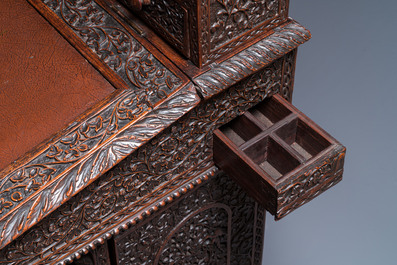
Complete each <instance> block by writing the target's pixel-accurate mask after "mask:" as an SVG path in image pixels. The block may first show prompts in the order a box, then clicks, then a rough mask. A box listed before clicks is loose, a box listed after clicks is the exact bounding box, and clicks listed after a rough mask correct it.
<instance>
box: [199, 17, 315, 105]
mask: <svg viewBox="0 0 397 265" xmlns="http://www.w3.org/2000/svg"><path fill="white" fill-rule="evenodd" d="M310 37H311V35H310V32H309V31H308V30H307V29H305V28H304V27H302V26H301V25H299V24H298V23H296V22H295V21H291V22H289V23H287V24H286V25H284V26H282V27H277V28H276V29H275V30H274V33H273V34H271V35H269V36H268V37H267V38H265V39H263V40H261V41H259V42H257V43H256V44H254V45H252V46H251V47H250V48H249V49H245V50H243V51H242V52H240V53H238V54H236V55H235V56H233V57H232V58H230V59H227V60H225V61H224V62H222V63H220V64H218V65H217V64H215V65H213V66H211V70H210V71H208V72H206V73H205V74H202V75H200V76H199V77H197V78H195V79H194V83H195V84H197V87H198V89H199V91H200V93H201V94H202V95H203V97H204V98H210V97H212V96H213V95H215V94H217V93H219V92H221V91H222V90H225V89H227V88H228V87H229V86H230V85H232V84H234V83H235V82H236V81H237V80H241V79H242V78H244V77H246V76H248V75H250V74H252V73H255V72H256V71H258V70H259V69H262V68H263V67H265V66H266V65H269V64H270V63H272V62H273V61H274V60H276V59H277V58H280V57H281V56H284V55H285V54H287V53H288V52H290V51H292V50H294V49H296V48H297V47H298V46H299V45H301V44H303V43H304V42H306V41H307V40H309V39H310Z"/></svg>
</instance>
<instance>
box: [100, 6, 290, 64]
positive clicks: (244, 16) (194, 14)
mask: <svg viewBox="0 0 397 265" xmlns="http://www.w3.org/2000/svg"><path fill="white" fill-rule="evenodd" d="M107 1H114V0H107ZM118 1H119V2H121V3H123V4H124V5H125V6H127V7H128V8H130V9H131V10H133V12H134V13H135V14H137V15H138V16H139V17H140V18H141V19H142V20H143V21H144V22H145V23H147V24H148V25H149V26H150V27H151V28H153V29H154V31H156V32H157V34H159V35H160V36H161V37H162V38H164V39H165V40H166V41H168V43H169V44H170V45H172V46H173V47H174V48H175V49H176V50H178V51H179V52H180V53H182V54H183V55H184V56H185V57H187V58H188V59H190V60H191V61H193V63H194V64H195V65H196V66H198V67H202V66H205V65H208V64H209V63H211V62H214V61H216V60H217V59H219V58H221V57H222V56H230V55H231V53H233V52H237V51H238V50H241V49H242V48H244V47H247V46H248V45H250V44H252V41H255V40H257V39H260V38H263V37H264V36H265V35H264V34H266V33H267V32H269V31H270V30H271V29H272V28H274V27H276V26H278V25H280V24H281V23H283V22H285V21H286V20H287V18H288V2H289V1H288V0H151V1H147V0H118ZM148 2H150V3H149V4H145V3H148Z"/></svg>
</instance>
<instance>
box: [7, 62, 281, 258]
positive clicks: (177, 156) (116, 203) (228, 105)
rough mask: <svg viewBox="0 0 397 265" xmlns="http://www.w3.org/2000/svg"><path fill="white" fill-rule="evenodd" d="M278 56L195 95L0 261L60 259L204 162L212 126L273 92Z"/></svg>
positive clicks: (178, 184)
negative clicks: (223, 87)
mask: <svg viewBox="0 0 397 265" xmlns="http://www.w3.org/2000/svg"><path fill="white" fill-rule="evenodd" d="M282 62H283V59H280V60H278V61H276V62H275V63H273V64H272V65H270V66H268V67H267V68H265V69H263V70H262V71H261V72H258V73H257V74H255V75H253V76H251V77H250V78H248V79H245V80H243V81H242V82H240V83H238V84H236V85H235V86H233V87H231V88H230V89H229V90H227V91H225V92H223V93H221V94H219V95H217V96H215V97H213V98H212V99H210V100H207V101H204V102H202V103H201V104H200V105H199V106H197V107H196V108H195V109H193V110H192V111H190V112H189V113H188V114H187V115H185V116H184V117H183V118H182V119H180V120H178V121H177V122H176V123H174V124H173V126H172V127H170V128H168V129H166V130H165V131H164V132H163V133H161V134H160V135H158V136H156V137H155V138H154V139H152V140H151V141H149V142H148V143H147V144H146V145H145V146H144V147H142V148H140V149H138V150H137V151H135V152H134V153H133V154H132V155H130V156H129V157H128V158H127V159H125V160H123V161H122V162H121V163H119V164H118V165H116V166H115V167H114V168H113V169H112V170H111V171H110V172H109V173H107V174H105V175H104V176H102V177H101V178H100V179H99V180H97V181H95V182H94V183H93V184H91V185H90V186H88V187H87V188H86V189H84V190H83V191H81V192H79V193H78V194H77V195H76V196H75V197H73V198H72V199H70V200H69V201H68V202H67V203H65V204H63V205H62V206H61V207H60V208H59V209H58V210H56V211H55V212H54V213H52V214H51V215H49V216H48V217H46V218H45V219H44V220H43V221H41V222H40V223H39V224H37V225H36V226H35V227H33V228H32V229H30V230H29V231H28V232H26V233H25V234H24V235H22V236H21V237H20V238H18V239H16V240H14V241H13V242H12V243H11V244H10V245H8V246H7V247H5V248H4V249H2V250H1V251H0V264H2V263H3V264H26V263H29V264H33V263H34V262H39V261H40V262H41V263H44V264H45V263H47V264H48V263H50V262H55V261H57V262H61V261H63V260H65V259H66V258H67V257H68V256H70V255H72V253H75V252H77V251H78V250H79V249H81V248H82V247H84V246H86V245H88V244H91V242H94V241H95V240H97V239H98V238H100V237H101V236H103V235H104V234H105V233H107V232H108V231H112V229H114V227H115V224H119V223H121V222H123V221H124V220H128V219H130V218H132V216H134V215H137V214H138V213H140V212H142V211H144V209H145V207H148V206H149V205H152V204H153V203H154V202H155V201H157V200H158V199H159V198H162V197H163V196H165V195H166V194H168V193H169V192H172V191H173V190H174V189H176V188H178V187H181V186H183V185H184V184H185V183H188V182H189V181H191V180H192V179H194V178H195V177H196V176H197V175H198V174H199V173H200V172H202V171H204V170H206V169H209V168H211V167H212V166H213V162H212V144H211V143H212V132H213V130H214V129H215V128H217V127H219V126H221V125H223V124H225V123H226V122H228V121H230V120H231V119H233V118H235V117H236V116H237V115H240V114H241V113H242V112H244V111H245V110H247V109H248V108H250V107H252V106H253V105H254V104H256V103H258V102H259V101H262V100H263V99H264V98H265V97H267V96H270V95H272V94H274V93H277V92H279V91H280V86H281V85H280V84H281V80H280V76H281V71H282ZM259 80H260V81H259ZM158 115H160V116H161V115H164V114H161V113H159V114H158ZM243 228H244V227H241V228H239V229H243ZM237 230H238V229H237ZM233 231H234V230H233ZM233 231H232V234H233V233H235V232H233ZM27 242H29V243H27ZM242 242H243V241H240V243H236V244H242ZM233 244H234V243H233ZM241 264H242V263H241Z"/></svg>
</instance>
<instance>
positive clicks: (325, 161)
mask: <svg viewBox="0 0 397 265" xmlns="http://www.w3.org/2000/svg"><path fill="white" fill-rule="evenodd" d="M345 150H346V149H345V148H344V147H343V146H342V145H341V144H340V143H339V142H337V141H336V140H335V139H334V138H332V137H331V136H330V135H329V134H328V133H326V132H325V131H324V130H322V129H321V128H320V127H319V126H318V125H316V124H315V123H314V122H313V121H311V120H310V119H309V118H308V117H306V116H305V115H304V114H302V113H301V112H300V111H299V110H297V109H296V108H295V107H293V106H292V105H291V104H290V103H289V102H287V101H286V100H285V99H283V98H282V97H280V96H279V95H276V96H273V97H272V98H270V99H266V100H265V101H263V102H261V103H260V104H259V105H257V106H256V107H254V108H252V109H250V110H249V111H248V112H246V113H245V114H244V115H242V116H240V117H238V118H236V119H234V120H233V121H231V122H230V123H228V124H226V125H224V126H223V127H221V128H219V129H217V130H216V131H215V132H214V161H215V163H216V164H217V165H218V166H219V167H220V168H221V169H222V170H223V171H225V172H226V173H227V174H229V175H230V176H231V177H233V178H234V179H235V181H236V182H237V183H239V184H240V185H241V186H242V187H243V188H245V189H246V191H247V192H248V193H249V194H250V195H251V196H252V197H253V198H255V199H256V200H257V201H258V202H260V203H261V204H263V205H264V206H265V207H266V209H267V210H268V211H269V212H270V213H272V214H273V215H275V217H276V219H280V218H282V217H283V216H285V215H287V214H288V213H290V212H291V211H292V210H294V209H296V208H298V207H299V206H301V205H303V204H304V203H306V202H308V201H310V200H311V199H313V198H314V197H316V196H318V195H319V194H320V193H322V192H323V191H325V190H327V189H328V188H330V187H331V186H333V185H335V184H336V183H338V182H339V181H340V180H341V179H342V173H343V162H344V155H345Z"/></svg>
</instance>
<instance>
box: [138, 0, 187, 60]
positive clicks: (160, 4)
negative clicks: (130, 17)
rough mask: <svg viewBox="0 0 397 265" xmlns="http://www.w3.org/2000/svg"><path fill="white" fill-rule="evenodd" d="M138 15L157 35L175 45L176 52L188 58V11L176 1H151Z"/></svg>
mask: <svg viewBox="0 0 397 265" xmlns="http://www.w3.org/2000/svg"><path fill="white" fill-rule="evenodd" d="M138 14H139V15H140V16H141V17H142V19H143V20H145V21H146V22H147V23H148V24H150V26H151V27H152V28H154V29H155V31H156V32H158V34H160V35H161V36H162V37H163V38H165V39H166V40H167V41H168V42H170V43H172V44H174V45H175V47H176V48H177V50H179V51H180V52H182V53H183V54H184V55H185V56H187V57H189V47H188V45H189V33H188V19H189V15H188V10H187V9H186V7H185V6H184V5H183V4H182V3H180V2H178V1H176V0H170V1H163V0H152V3H151V4H150V5H147V6H145V7H144V8H143V10H142V12H138Z"/></svg>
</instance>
